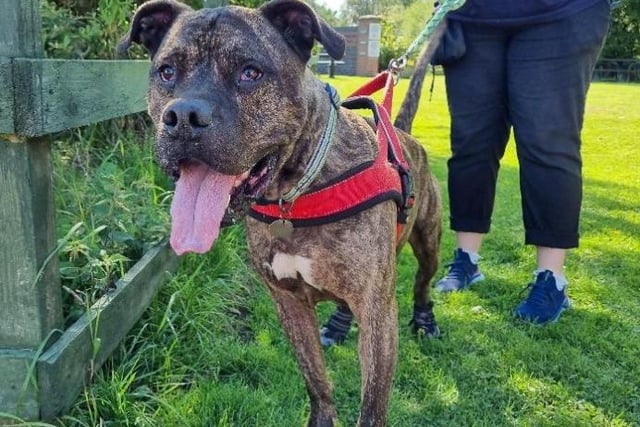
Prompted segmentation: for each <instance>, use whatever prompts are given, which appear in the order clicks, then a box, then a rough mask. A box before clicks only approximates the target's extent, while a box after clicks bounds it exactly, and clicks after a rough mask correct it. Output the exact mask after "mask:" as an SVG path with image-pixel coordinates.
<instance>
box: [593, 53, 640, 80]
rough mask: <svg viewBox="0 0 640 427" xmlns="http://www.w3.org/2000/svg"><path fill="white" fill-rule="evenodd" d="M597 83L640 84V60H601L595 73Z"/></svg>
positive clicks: (594, 77)
mask: <svg viewBox="0 0 640 427" xmlns="http://www.w3.org/2000/svg"><path fill="white" fill-rule="evenodd" d="M593 79H594V80H597V81H613V82H640V59H622V58H600V59H598V62H597V63H596V68H595V70H594V72H593Z"/></svg>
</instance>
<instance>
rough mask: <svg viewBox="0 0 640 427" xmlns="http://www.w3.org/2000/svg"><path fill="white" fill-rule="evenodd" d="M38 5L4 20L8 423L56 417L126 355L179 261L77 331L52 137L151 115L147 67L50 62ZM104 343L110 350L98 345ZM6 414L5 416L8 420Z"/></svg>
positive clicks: (23, 0)
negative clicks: (115, 356)
mask: <svg viewBox="0 0 640 427" xmlns="http://www.w3.org/2000/svg"><path fill="white" fill-rule="evenodd" d="M40 31H41V28H40V14H39V1H38V0H5V1H3V10H2V14H0V189H1V190H0V237H1V239H0V425H2V423H3V420H4V421H7V419H9V418H10V416H19V417H21V418H24V419H51V418H52V417H54V416H56V415H57V414H59V413H60V412H61V411H63V410H65V409H66V408H68V407H69V406H70V405H71V404H72V403H73V402H74V400H75V399H76V397H77V396H78V394H79V392H80V391H81V390H82V387H83V385H84V383H85V381H86V380H87V378H88V372H89V371H90V369H96V368H97V367H99V366H100V365H101V364H102V363H103V362H104V360H105V359H106V358H107V357H108V356H109V355H110V353H111V352H112V351H113V350H114V349H115V347H116V346H117V345H118V343H119V342H120V340H121V339H122V338H123V337H124V335H125V334H126V333H127V332H128V330H129V329H130V328H131V326H133V325H134V323H135V322H136V321H137V320H138V319H139V317H140V315H141V313H142V311H143V310H144V309H145V308H146V307H147V306H148V304H149V302H150V300H151V298H152V297H153V295H154V294H155V291H156V290H157V288H158V287H159V286H160V283H161V282H162V281H163V280H164V279H165V278H166V277H167V273H166V272H167V271H171V270H174V269H175V267H176V265H177V260H176V258H175V256H174V255H173V253H172V252H171V251H170V250H169V249H168V248H167V247H166V246H161V247H157V248H155V249H153V250H151V251H150V252H148V253H147V254H146V255H145V256H144V257H143V258H142V259H141V260H140V261H139V262H138V263H137V264H136V265H135V266H134V267H133V268H132V269H131V270H130V271H129V272H128V273H127V274H126V275H125V276H124V277H123V278H122V279H121V280H119V281H118V283H117V284H116V287H115V289H114V290H113V291H111V292H110V293H109V294H107V295H106V296H104V297H103V298H101V299H100V300H99V301H98V302H97V303H96V304H95V305H94V306H93V307H91V308H90V309H89V310H88V311H87V313H86V314H85V315H84V316H82V317H81V318H80V319H79V320H78V321H77V322H76V323H74V324H73V325H72V326H71V327H70V328H68V329H66V330H61V328H62V327H63V326H62V325H63V320H62V303H61V285H60V279H59V274H58V261H57V258H58V256H57V253H56V236H55V226H54V220H55V206H54V194H53V170H52V158H51V144H50V143H49V141H48V140H47V138H46V135H47V134H51V133H54V132H58V131H61V130H65V129H69V128H73V127H78V126H83V125H86V124H90V123H95V122H98V121H102V120H106V119H109V118H113V117H118V116H122V115H125V114H129V113H134V112H138V111H142V110H144V108H145V93H146V88H147V74H148V62H147V61H99V60H96V61H89V60H87V61H66V60H56V59H45V58H44V53H43V48H42V42H41V37H40ZM96 343H99V346H96V345H95V344H96ZM2 413H4V414H2Z"/></svg>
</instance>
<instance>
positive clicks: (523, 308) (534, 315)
mask: <svg viewBox="0 0 640 427" xmlns="http://www.w3.org/2000/svg"><path fill="white" fill-rule="evenodd" d="M529 288H530V289H531V291H530V292H529V296H528V297H527V299H525V300H524V301H522V302H521V303H520V304H518V306H517V307H516V309H515V311H514V312H513V314H514V315H515V316H516V317H517V318H518V319H522V320H526V321H527V322H531V323H535V324H537V325H542V324H545V323H553V322H555V321H556V320H558V318H559V317H560V315H561V314H562V312H563V311H564V310H566V309H567V308H569V305H570V303H569V298H568V297H567V292H566V287H565V288H564V289H563V290H561V291H559V290H558V288H557V286H556V278H555V277H554V275H553V272H551V271H549V270H544V271H540V272H537V274H536V280H535V282H533V283H530V284H529V285H528V286H527V288H526V289H529Z"/></svg>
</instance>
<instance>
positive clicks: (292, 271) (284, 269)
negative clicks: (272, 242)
mask: <svg viewBox="0 0 640 427" xmlns="http://www.w3.org/2000/svg"><path fill="white" fill-rule="evenodd" d="M311 264H312V262H311V259H309V258H305V257H303V256H299V255H288V254H283V253H277V254H275V256H274V257H273V261H272V262H271V271H272V272H273V275H274V276H276V279H278V280H281V279H297V278H298V275H300V277H302V279H303V280H304V281H305V282H307V283H308V284H309V285H311V286H314V287H315V284H314V282H313V275H312V274H311V271H312V270H311Z"/></svg>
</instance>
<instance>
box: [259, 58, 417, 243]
mask: <svg viewBox="0 0 640 427" xmlns="http://www.w3.org/2000/svg"><path fill="white" fill-rule="evenodd" d="M394 85H395V80H394V77H393V75H392V74H391V73H390V72H389V71H384V72H382V73H380V74H378V75H377V76H375V77H374V78H373V79H372V80H371V81H369V82H368V83H367V84H365V85H364V86H362V87H361V88H360V89H358V90H356V91H355V92H354V93H353V94H351V96H350V97H349V98H358V97H368V96H369V95H371V94H373V93H375V92H377V91H379V90H380V89H384V93H383V98H382V102H381V103H380V104H378V105H377V111H375V112H376V113H377V119H378V120H377V125H376V136H377V139H378V148H379V152H378V157H377V158H376V159H375V160H374V162H373V164H372V165H371V166H369V167H367V168H365V169H364V170H361V171H359V172H357V173H355V174H353V175H351V176H349V177H347V178H345V179H343V180H340V181H339V182H337V183H335V184H332V185H329V186H327V187H325V188H322V189H320V190H317V191H314V192H312V193H306V194H303V195H301V196H300V197H298V198H297V199H296V200H294V201H293V202H292V203H284V204H283V205H282V206H280V205H279V204H278V202H274V201H267V202H264V203H260V202H258V203H255V204H253V205H252V207H251V210H250V211H249V215H251V216H252V217H254V218H256V219H258V220H260V221H264V222H272V221H274V220H276V219H282V218H283V219H287V220H290V221H291V222H292V223H293V224H294V226H298V225H320V224H323V223H328V222H331V221H335V220H337V219H341V218H345V217H347V216H349V215H352V214H354V213H357V212H360V211H362V210H364V209H366V208H368V207H370V206H373V205H375V204H376V203H380V202H381V201H383V200H389V199H394V200H395V201H396V203H397V204H398V207H399V208H398V209H399V212H400V210H401V209H406V208H410V207H411V205H412V203H413V199H412V196H411V195H407V194H406V192H407V189H406V188H405V186H408V185H409V184H407V183H405V182H404V179H408V170H409V167H408V164H407V162H406V161H405V159H404V155H403V153H402V146H401V145H400V141H399V139H398V135H397V134H396V132H395V128H394V127H393V125H392V124H391V119H390V117H389V112H390V111H391V108H392V100H393V87H394ZM346 101H347V100H345V102H346ZM374 108H375V107H374ZM401 174H403V175H404V176H403V178H402V179H401ZM405 198H408V199H409V200H404V199H405ZM402 222H403V221H399V222H398V226H397V236H398V238H399V237H400V235H401V233H402V227H403V224H402Z"/></svg>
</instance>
